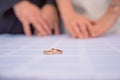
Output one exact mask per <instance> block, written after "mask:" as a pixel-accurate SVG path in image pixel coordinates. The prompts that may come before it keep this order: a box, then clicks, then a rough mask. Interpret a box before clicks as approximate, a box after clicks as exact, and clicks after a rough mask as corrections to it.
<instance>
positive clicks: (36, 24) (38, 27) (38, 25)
mask: <svg viewBox="0 0 120 80" xmlns="http://www.w3.org/2000/svg"><path fill="white" fill-rule="evenodd" d="M31 23H32V25H33V27H34V28H35V29H36V30H37V31H38V32H39V33H40V34H41V36H45V35H47V34H46V32H45V30H44V29H43V27H42V24H41V23H40V22H39V21H38V20H37V19H36V18H33V20H32V21H31Z"/></svg>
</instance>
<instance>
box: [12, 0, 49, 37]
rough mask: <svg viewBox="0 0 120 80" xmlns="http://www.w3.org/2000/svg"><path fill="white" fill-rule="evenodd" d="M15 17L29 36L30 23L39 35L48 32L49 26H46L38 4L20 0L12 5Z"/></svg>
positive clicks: (47, 33) (44, 34)
mask: <svg viewBox="0 0 120 80" xmlns="http://www.w3.org/2000/svg"><path fill="white" fill-rule="evenodd" d="M13 9H14V12H15V14H16V16H17V18H18V19H19V20H20V22H21V23H22V25H23V29H24V33H25V35H26V36H31V35H32V33H31V30H30V24H32V25H33V27H34V29H35V30H37V31H38V32H40V35H41V36H46V35H49V34H50V27H48V25H47V23H46V22H45V19H44V18H43V17H42V15H41V10H40V8H39V7H38V6H36V5H34V4H32V3H30V2H29V1H21V2H19V3H17V4H15V5H14V6H13Z"/></svg>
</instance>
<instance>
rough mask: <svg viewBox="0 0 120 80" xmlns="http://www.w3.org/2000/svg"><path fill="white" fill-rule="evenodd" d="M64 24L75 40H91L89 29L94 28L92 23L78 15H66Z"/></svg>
mask: <svg viewBox="0 0 120 80" xmlns="http://www.w3.org/2000/svg"><path fill="white" fill-rule="evenodd" d="M63 20H64V24H65V26H66V28H67V29H68V31H69V32H70V34H71V35H72V36H73V37H75V38H81V39H84V38H89V32H88V27H92V23H93V22H92V21H91V20H89V19H88V18H86V17H84V16H82V15H80V14H77V13H73V14H66V15H64V16H63Z"/></svg>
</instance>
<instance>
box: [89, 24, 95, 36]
mask: <svg viewBox="0 0 120 80" xmlns="http://www.w3.org/2000/svg"><path fill="white" fill-rule="evenodd" d="M87 31H88V37H92V36H93V34H94V31H95V26H94V25H92V24H90V23H87Z"/></svg>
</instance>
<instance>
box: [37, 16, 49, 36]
mask: <svg viewBox="0 0 120 80" xmlns="http://www.w3.org/2000/svg"><path fill="white" fill-rule="evenodd" d="M38 20H39V22H40V23H41V24H42V26H43V28H44V30H45V32H46V33H47V34H51V28H50V26H49V24H48V21H47V19H46V18H43V17H42V16H41V17H40V18H38Z"/></svg>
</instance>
